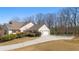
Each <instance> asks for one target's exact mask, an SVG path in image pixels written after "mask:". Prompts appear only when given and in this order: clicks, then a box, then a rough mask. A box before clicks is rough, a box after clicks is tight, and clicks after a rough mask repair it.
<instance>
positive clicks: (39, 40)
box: [0, 35, 74, 51]
mask: <svg viewBox="0 0 79 59" xmlns="http://www.w3.org/2000/svg"><path fill="white" fill-rule="evenodd" d="M73 38H74V36H55V35H53V36H42V37H39V38H37V39H34V40H31V41H26V42H23V43H18V44H12V45H6V46H0V51H3V50H4V51H7V50H12V49H17V48H22V47H25V46H30V45H34V44H39V43H43V42H47V41H52V40H60V39H64V40H71V39H73Z"/></svg>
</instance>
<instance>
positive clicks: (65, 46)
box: [14, 38, 79, 51]
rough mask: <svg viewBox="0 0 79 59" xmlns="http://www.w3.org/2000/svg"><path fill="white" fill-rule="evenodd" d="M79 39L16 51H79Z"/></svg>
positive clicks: (53, 42)
mask: <svg viewBox="0 0 79 59" xmlns="http://www.w3.org/2000/svg"><path fill="white" fill-rule="evenodd" d="M78 39H79V38H77V40H76V38H75V39H74V40H56V41H49V42H45V43H40V44H36V45H32V46H28V47H23V48H19V49H15V50H14V51H79V40H78ZM76 42H77V43H76Z"/></svg>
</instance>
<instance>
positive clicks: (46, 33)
mask: <svg viewBox="0 0 79 59" xmlns="http://www.w3.org/2000/svg"><path fill="white" fill-rule="evenodd" d="M41 35H42V36H47V35H49V31H42V32H41Z"/></svg>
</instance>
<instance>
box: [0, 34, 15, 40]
mask: <svg viewBox="0 0 79 59" xmlns="http://www.w3.org/2000/svg"><path fill="white" fill-rule="evenodd" d="M15 38H16V34H7V35H5V36H2V37H0V40H3V41H8V40H12V39H15Z"/></svg>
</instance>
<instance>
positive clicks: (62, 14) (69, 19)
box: [13, 7, 79, 35]
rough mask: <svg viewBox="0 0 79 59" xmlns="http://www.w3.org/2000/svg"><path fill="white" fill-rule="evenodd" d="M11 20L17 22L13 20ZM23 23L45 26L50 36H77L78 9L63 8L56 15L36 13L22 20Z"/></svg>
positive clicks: (78, 27)
mask: <svg viewBox="0 0 79 59" xmlns="http://www.w3.org/2000/svg"><path fill="white" fill-rule="evenodd" d="M13 20H19V18H14V19H13ZM23 21H24V22H25V23H28V22H33V23H34V24H42V23H43V24H46V25H47V26H48V27H49V29H50V31H51V34H71V35H72V34H73V35H79V8H77V7H71V8H70V7H68V8H63V9H62V10H60V11H59V12H58V13H47V14H43V13H38V14H36V15H32V16H29V17H26V18H24V19H23Z"/></svg>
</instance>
